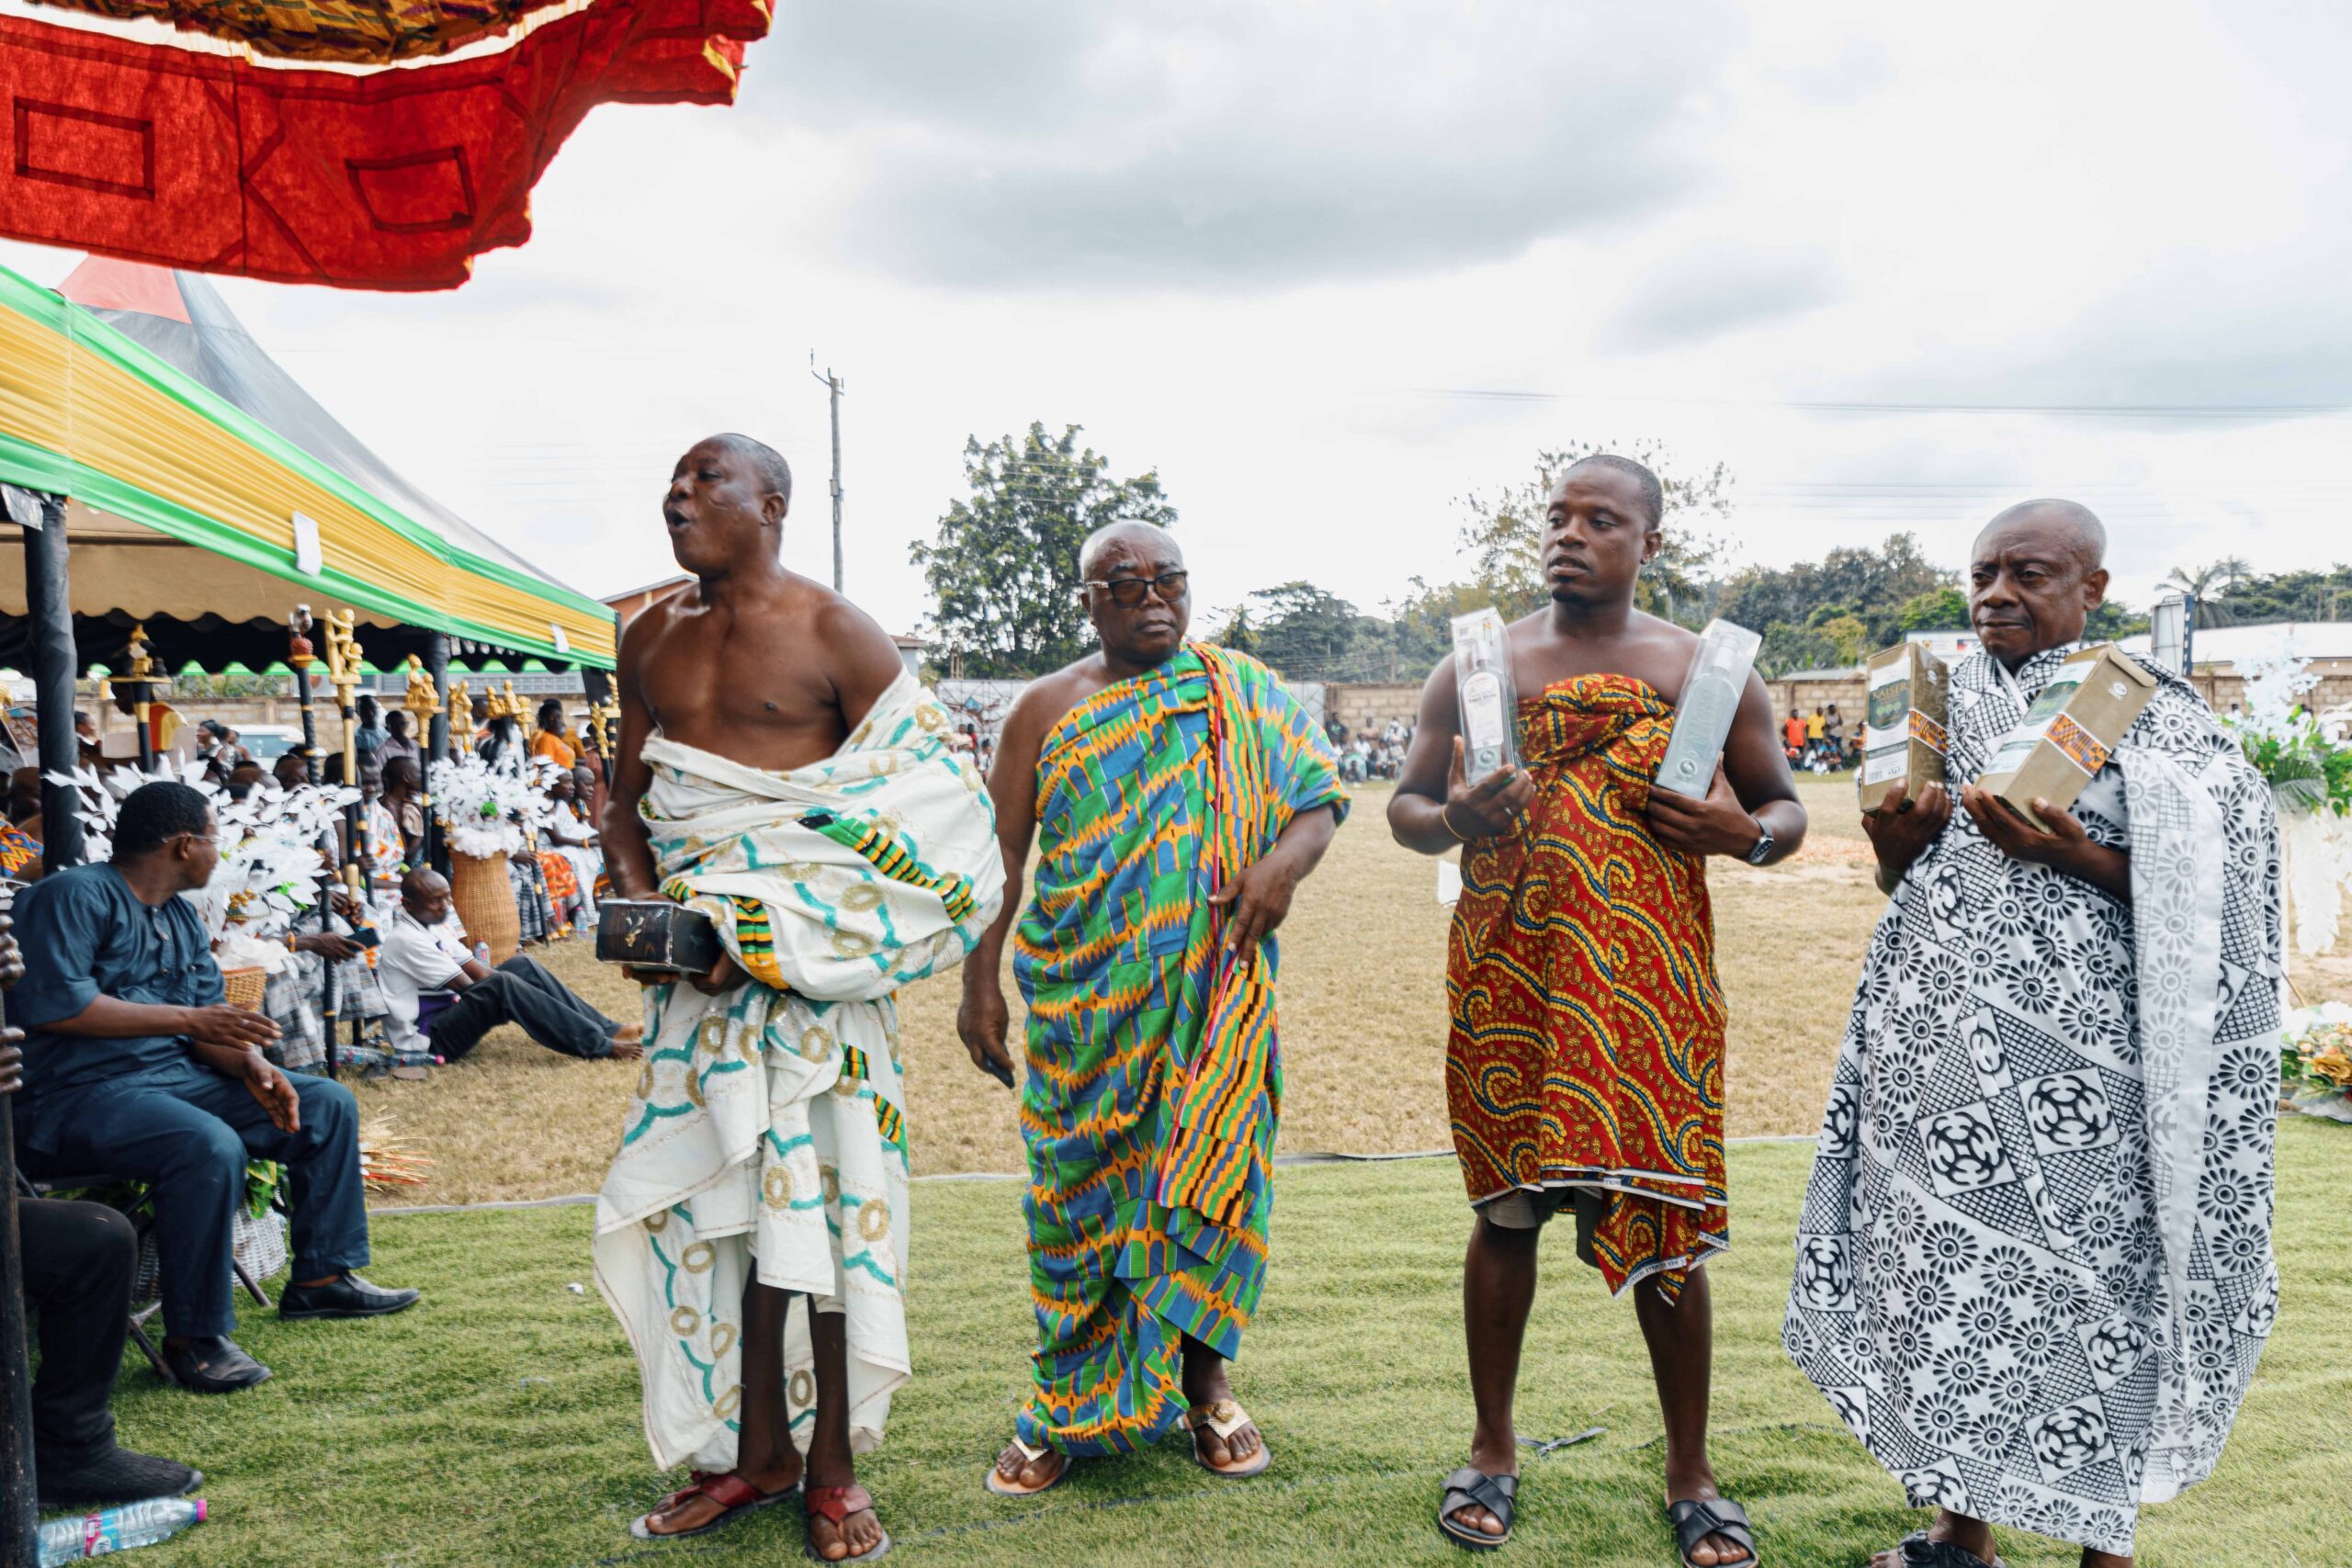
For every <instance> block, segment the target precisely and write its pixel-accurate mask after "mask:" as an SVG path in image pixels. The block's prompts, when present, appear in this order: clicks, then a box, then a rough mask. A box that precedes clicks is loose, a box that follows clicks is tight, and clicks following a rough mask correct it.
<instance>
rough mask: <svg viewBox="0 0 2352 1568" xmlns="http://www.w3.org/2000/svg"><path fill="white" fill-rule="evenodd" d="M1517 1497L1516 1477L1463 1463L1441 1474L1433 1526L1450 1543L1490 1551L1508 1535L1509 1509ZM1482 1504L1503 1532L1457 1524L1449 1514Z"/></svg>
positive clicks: (1508, 1538)
mask: <svg viewBox="0 0 2352 1568" xmlns="http://www.w3.org/2000/svg"><path fill="white" fill-rule="evenodd" d="M1518 1501H1519V1477H1518V1476H1516V1475H1488V1474H1487V1472H1485V1471H1483V1470H1480V1469H1478V1468H1477V1467H1476V1466H1475V1465H1466V1464H1465V1465H1464V1466H1463V1467H1462V1468H1461V1469H1460V1470H1457V1471H1455V1472H1453V1474H1452V1475H1449V1476H1447V1477H1446V1478H1445V1498H1444V1500H1443V1501H1442V1502H1441V1503H1439V1504H1438V1506H1437V1528H1438V1529H1440V1530H1442V1531H1443V1532H1444V1534H1445V1538H1446V1539H1447V1540H1450V1541H1452V1542H1453V1544H1454V1545H1456V1546H1459V1547H1463V1548H1465V1549H1466V1550H1468V1551H1493V1550H1494V1549H1495V1548H1497V1547H1498V1546H1500V1545H1502V1544H1503V1542H1505V1541H1507V1540H1510V1535H1511V1513H1512V1510H1513V1508H1514V1507H1515V1506H1517V1504H1518ZM1472 1506H1476V1507H1480V1508H1484V1509H1486V1510H1487V1512H1488V1513H1490V1514H1492V1515H1494V1516H1495V1517H1497V1518H1498V1519H1500V1520H1501V1521H1502V1522H1503V1533H1502V1534H1500V1535H1488V1534H1487V1532H1486V1531H1485V1530H1479V1529H1470V1528H1469V1527H1468V1526H1467V1525H1457V1524H1455V1523H1454V1522H1453V1516H1454V1515H1456V1514H1458V1513H1460V1512H1461V1511H1462V1510H1463V1509H1464V1508H1467V1507H1472Z"/></svg>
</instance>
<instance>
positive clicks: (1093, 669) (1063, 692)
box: [1004, 653, 1108, 747]
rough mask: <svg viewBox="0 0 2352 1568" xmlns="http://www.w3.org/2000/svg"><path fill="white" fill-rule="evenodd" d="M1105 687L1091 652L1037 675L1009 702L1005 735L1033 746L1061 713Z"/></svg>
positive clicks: (1097, 657) (1098, 661)
mask: <svg viewBox="0 0 2352 1568" xmlns="http://www.w3.org/2000/svg"><path fill="white" fill-rule="evenodd" d="M1106 684H1108V682H1107V681H1106V680H1105V679H1104V675H1103V660H1102V657H1101V656H1100V655H1099V654H1091V653H1090V654H1088V655H1087V656H1086V657H1085V658H1083V659H1080V660H1075V661H1074V662H1071V663H1069V664H1065V665H1063V666H1062V667H1061V668H1060V669H1058V670H1057V671H1054V672H1053V673H1052V674H1050V675H1040V676H1038V677H1037V678H1036V679H1035V680H1034V681H1032V682H1029V683H1028V684H1027V685H1025V686H1023V687H1022V688H1021V694H1020V695H1019V696H1017V697H1015V698H1013V699H1012V709H1011V711H1009V712H1008V713H1007V714H1006V715H1005V720H1004V726H1005V733H1006V734H1007V735H1008V736H1011V735H1013V734H1015V733H1016V732H1017V733H1018V734H1019V736H1020V738H1021V739H1022V740H1023V742H1024V743H1026V744H1028V745H1030V746H1032V747H1034V746H1035V745H1036V743H1037V742H1038V741H1040V740H1042V739H1044V738H1045V735H1046V731H1047V730H1049V729H1051V728H1053V727H1054V726H1055V725H1056V724H1057V723H1059V722H1060V720H1061V717H1062V716H1063V715H1064V714H1067V713H1068V712H1069V710H1070V709H1072V708H1074V707H1076V706H1077V705H1079V704H1080V703H1081V702H1084V701H1085V700H1086V699H1087V698H1088V697H1091V696H1092V695H1093V694H1095V693H1097V692H1099V691H1101V690H1102V689H1103V686H1104V685H1106Z"/></svg>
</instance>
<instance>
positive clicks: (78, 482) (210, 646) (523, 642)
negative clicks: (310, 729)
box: [0, 261, 615, 669]
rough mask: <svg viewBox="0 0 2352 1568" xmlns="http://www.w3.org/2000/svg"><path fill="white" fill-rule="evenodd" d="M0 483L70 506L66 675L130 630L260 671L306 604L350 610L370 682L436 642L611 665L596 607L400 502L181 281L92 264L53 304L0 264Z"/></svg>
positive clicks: (354, 447)
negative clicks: (436, 638) (372, 675)
mask: <svg viewBox="0 0 2352 1568" xmlns="http://www.w3.org/2000/svg"><path fill="white" fill-rule="evenodd" d="M69 297H70V298H69ZM76 300H79V301H81V302H80V303H76V302H75V301H76ZM0 483H5V484H10V485H16V486H19V487H22V488H24V489H27V490H32V491H49V492H51V493H53V494H60V495H63V496H66V497H67V498H69V505H68V511H67V530H66V532H67V537H68V539H69V540H70V542H71V548H72V566H71V575H72V584H73V589H72V592H73V608H74V615H75V640H76V642H77V644H78V645H79V647H80V649H81V657H82V659H83V660H84V662H85V663H87V662H90V661H93V660H96V661H100V662H107V663H113V662H116V661H117V658H116V656H117V655H118V654H119V649H120V648H121V646H122V643H123V642H124V641H125V640H126V638H127V636H128V632H129V630H130V626H132V625H133V624H136V623H144V624H145V625H146V626H147V629H148V634H149V640H150V642H151V643H153V645H154V649H155V652H156V653H157V654H159V655H161V656H162V657H163V658H164V660H165V662H166V663H167V664H168V665H169V666H171V667H174V668H176V667H178V665H179V664H180V663H181V662H182V661H183V660H187V659H194V660H197V661H198V662H199V663H200V664H202V665H203V666H204V667H206V668H208V669H219V668H220V665H221V664H222V663H224V662H226V661H228V660H242V661H243V662H244V663H246V664H248V665H251V666H253V667H254V668H260V667H262V666H264V665H266V664H267V663H268V662H270V661H271V660H276V659H278V658H282V657H284V653H285V647H286V639H285V633H284V630H283V627H284V625H285V621H286V617H287V614H288V611H289V610H290V609H291V608H292V607H293V606H294V605H295V604H308V605H309V606H310V607H311V609H312V611H313V612H314V613H317V614H324V612H325V611H327V610H328V609H330V608H344V607H347V608H349V609H351V610H353V611H355V612H356V615H357V618H358V621H359V624H360V627H361V630H360V633H359V639H360V642H361V644H362V645H363V646H364V647H365V648H366V649H367V650H368V659H369V660H370V661H371V662H374V663H376V664H378V665H379V666H383V667H386V668H389V667H390V666H391V665H392V664H394V663H397V662H398V661H399V660H401V658H402V657H404V656H405V655H406V654H408V653H411V652H421V651H423V649H424V644H425V642H426V641H427V639H428V637H429V636H430V634H432V633H436V632H437V633H441V634H445V635H446V636H447V637H450V638H452V639H454V640H456V641H458V642H460V643H465V644H474V645H480V646H481V647H482V648H484V649H503V650H506V651H507V652H508V653H509V654H510V655H512V656H514V657H515V658H516V659H518V660H519V659H520V658H523V657H531V656H537V657H539V658H542V659H547V660H553V661H560V662H561V663H564V664H570V665H578V666H582V667H586V668H593V669H609V668H611V666H612V662H613V652H614V642H615V633H614V626H613V617H612V613H611V611H610V610H608V609H607V608H606V607H605V605H603V604H599V603H598V602H597V601H595V600H594V599H592V598H589V597H588V596H587V595H585V594H583V593H581V592H576V591H575V590H573V589H571V588H570V587H567V586H566V585H564V584H563V583H561V582H560V581H556V580H555V579H554V578H552V577H550V576H548V574H547V573H546V572H544V571H541V570H538V569H537V567H534V566H533V565H531V564H530V563H529V562H527V561H526V560H524V559H522V558H519V557H517V556H515V554H514V553H512V552H511V551H509V550H507V549H505V548H504V547H503V546H501V545H499V544H498V543H497V542H496V541H495V540H493V539H492V538H491V537H489V536H487V535H485V534H483V533H482V532H481V531H480V530H478V529H476V528H474V527H472V526H470V525H468V524H467V523H466V522H465V521H464V520H463V519H461V518H458V517H457V516H456V515H454V514H453V513H449V512H448V511H447V510H446V509H445V508H443V507H441V506H439V505H438V504H437V503H435V502H433V501H432V500H431V498H429V497H427V496H425V495H424V494H423V493H422V492H420V491H417V490H415V489H414V488H413V486H411V485H409V484H408V483H407V481H406V480H404V479H401V476H400V475H399V474H398V473H396V472H395V471H394V470H392V469H391V468H390V467H389V466H388V465H386V464H385V463H384V462H383V461H382V460H381V459H380V458H379V457H377V456H376V455H375V454H374V453H373V452H371V451H369V450H368V447H367V446H365V445H363V444H362V443H361V442H360V441H359V440H358V438H357V437H356V436H354V435H353V434H351V433H350V432H349V431H348V430H346V429H345V428H344V426H343V425H341V424H340V423H337V422H336V421H335V420H334V417H333V416H332V415H330V414H329V413H328V412H326V411H325V410H324V409H322V408H321V407H320V406H319V405H318V404H317V403H316V402H315V401H314V400H311V397H310V395H309V394H308V393H307V392H305V391H303V389H301V387H300V385H299V384H297V383H296V382H295V381H294V380H293V378H290V377H288V375H287V374H286V373H285V371H284V370H282V369H280V368H279V367H278V366H277V362H276V361H274V360H272V359H271V358H270V357H269V356H268V355H266V354H265V353H263V352H262V350H261V348H260V347H259V345H258V344H255V343H254V339H253V338H252V336H251V335H250V334H248V333H246V332H245V330H244V328H243V325H242V324H240V323H239V322H238V321H237V320H236V318H235V317H234V316H233V315H232V314H231V313H230V311H229V310H228V308H227V306H226V305H225V304H224V303H223V302H222V301H221V299H220V296H219V295H218V293H217V292H215V291H214V290H213V288H211V286H210V285H209V284H208V283H207V282H205V281H204V280H203V279H202V278H200V277H196V276H189V275H187V274H182V273H174V272H166V271H164V270H162V269H160V268H153V267H142V266H138V265H134V264H130V263H125V262H117V261H91V262H87V263H85V264H84V265H83V266H82V267H81V269H80V270H78V271H77V272H75V273H74V276H72V277H70V278H69V279H67V281H66V283H65V285H64V292H63V293H62V294H60V293H52V292H51V291H50V290H47V289H43V288H37V287H35V286H34V285H32V284H31V283H29V282H28V281H26V280H25V279H24V278H22V277H19V276H17V275H16V274H14V273H12V272H8V271H7V270H6V269H5V268H0ZM16 526H17V525H15V524H13V523H9V524H6V525H5V532H6V535H9V536H13V534H14V533H15V531H16ZM23 572H24V568H23V558H22V552H21V551H20V550H17V549H14V548H0V622H5V620H6V618H8V617H14V618H15V619H16V621H17V623H18V624H21V620H22V617H23V615H24V614H25V610H26V600H25V585H24V576H23ZM5 636H6V633H5V626H0V640H5ZM16 651H17V650H16V649H11V648H7V647H6V646H0V663H6V662H10V661H11V658H12V655H13V654H14V653H15V652H16Z"/></svg>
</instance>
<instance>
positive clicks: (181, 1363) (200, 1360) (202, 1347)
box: [164, 1334, 269, 1393]
mask: <svg viewBox="0 0 2352 1568" xmlns="http://www.w3.org/2000/svg"><path fill="white" fill-rule="evenodd" d="M164 1365H165V1366H167V1367H169V1368H171V1369H172V1376H173V1377H175V1378H176V1379H178V1380H179V1385H180V1386H181V1387H182V1388H186V1389H193V1390H194V1391H196V1392H197V1393H235V1392H236V1391H237V1390H238V1389H241V1388H251V1387H253V1386H254V1384H255V1383H257V1382H268V1381H269V1369H268V1368H267V1367H265V1366H263V1365H262V1364H261V1363H260V1362H259V1361H256V1360H254V1359H253V1358H252V1357H251V1356H248V1355H246V1354H245V1353H244V1352H243V1350H240V1349H238V1348H237V1346H236V1342H235V1341H233V1340H232V1339H230V1338H229V1337H226V1336H225V1335H219V1334H216V1335H213V1336H212V1337H210V1338H209V1339H188V1340H182V1341H178V1342H175V1341H172V1340H169V1339H167V1340H165V1341H164Z"/></svg>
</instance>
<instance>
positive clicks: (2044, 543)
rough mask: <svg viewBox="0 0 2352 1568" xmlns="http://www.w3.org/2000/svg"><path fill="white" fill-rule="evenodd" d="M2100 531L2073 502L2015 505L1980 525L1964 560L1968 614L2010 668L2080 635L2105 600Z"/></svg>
mask: <svg viewBox="0 0 2352 1568" xmlns="http://www.w3.org/2000/svg"><path fill="white" fill-rule="evenodd" d="M2106 559H2107V529H2106V528H2105V527H2104V526H2102V525H2100V523H2099V520H2098V518H2097V517H2096V516H2094V515H2092V513H2091V510H2090V508H2088V507H2086V506H2084V505H2082V504H2081V503H2080V502H2072V501H2057V500H2041V501H2025V502H2018V504H2017V505H2015V506H2012V507H2010V508H2009V509H2008V510H2007V511H2006V512H2003V513H2001V514H2000V515H1999V516H1997V517H1996V518H1994V519H1993V521H1991V522H1990V523H1987V524H1986V525H1985V531H1984V532H1983V533H1981V534H1979V535H1977V536H1976V547H1975V548H1974V550H1973V551H1972V552H1971V555H1970V559H1969V563H1968V616H1969V622H1970V624H1971V625H1972V626H1974V627H1975V628H1976V636H1977V638H1978V640H1980V641H1981V642H1982V643H1983V644H1984V646H1985V652H1986V653H1988V654H1990V655H1992V656H1993V657H1994V658H1995V659H1996V660H2000V661H2001V662H2002V663H2003V664H2005V665H2007V666H2008V668H2010V669H2011V670H2015V669H2017V668H2018V667H2019V666H2020V665H2022V664H2023V663H2024V662H2025V660H2028V659H2030V658H2032V657H2033V656H2034V655H2035V654H2037V653H2046V652H2048V651H2050V650H2051V649H2058V648H2065V647H2068V646H2070V645H2072V644H2074V643H2076V642H2079V641H2081V640H2082V637H2083V633H2084V630H2085V628H2086V626H2087V625H2088V620H2089V616H2090V613H2091V612H2092V611H2093V610H2096V609H2098V607H2099V606H2100V605H2101V604H2105V603H2106V602H2107V567H2106V565H2105V562H2106Z"/></svg>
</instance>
